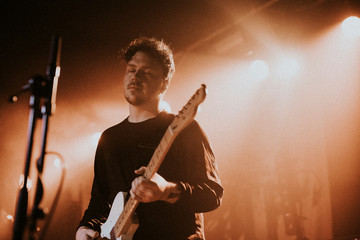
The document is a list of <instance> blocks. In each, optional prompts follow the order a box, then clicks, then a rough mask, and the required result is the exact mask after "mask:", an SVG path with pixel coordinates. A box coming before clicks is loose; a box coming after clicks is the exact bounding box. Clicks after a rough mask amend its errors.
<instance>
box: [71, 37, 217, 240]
mask: <svg viewBox="0 0 360 240" xmlns="http://www.w3.org/2000/svg"><path fill="white" fill-rule="evenodd" d="M123 58H124V60H125V62H126V70H125V75H124V82H123V84H124V95H125V98H126V100H127V102H128V104H129V116H128V117H127V118H126V119H125V120H123V121H122V122H120V123H119V124H117V125H115V126H112V127H110V128H108V129H107V130H105V131H104V132H103V134H102V136H101V138H100V141H99V144H98V147H97V150H96V155H95V163H94V180H93V186H92V191H91V199H90V202H89V205H88V208H87V210H86V211H85V213H84V216H83V218H82V220H81V222H80V225H79V228H78V230H77V232H76V240H85V239H96V238H97V237H98V236H99V234H100V226H101V224H103V223H104V222H105V221H106V219H107V217H108V215H109V212H110V208H111V204H112V202H113V200H114V198H115V196H116V194H117V193H118V192H127V193H130V195H131V197H133V198H134V199H136V200H137V201H139V202H140V204H139V205H138V207H137V208H136V215H137V217H138V221H139V226H138V228H137V230H136V231H135V234H134V236H133V238H132V239H133V240H145V239H146V240H152V239H154V240H155V239H159V240H160V239H161V240H177V239H179V240H185V239H205V236H204V219H203V212H207V211H212V210H214V209H216V208H218V207H219V205H220V203H221V199H222V195H223V188H222V186H221V183H220V179H219V175H218V169H217V166H216V163H215V158H214V154H213V152H212V149H211V147H210V144H209V141H208V139H207V137H206V136H205V134H204V132H203V130H202V129H201V127H200V126H199V124H198V123H197V122H196V121H195V120H192V122H191V123H190V125H188V126H187V127H186V128H185V129H183V130H182V131H181V132H180V134H179V135H178V136H177V137H176V139H175V141H174V142H173V143H172V145H171V147H170V149H169V152H168V153H167V155H166V157H165V159H164V161H163V162H162V164H161V166H160V168H159V170H158V171H157V173H156V174H155V175H154V176H153V177H152V178H151V179H150V180H145V179H144V178H143V177H142V176H141V175H142V174H143V173H144V171H145V169H146V167H144V166H147V164H148V162H149V160H150V158H151V156H152V154H153V153H154V150H155V148H156V147H157V145H158V144H159V142H160V140H161V138H162V136H163V135H164V133H165V131H166V130H167V127H168V126H169V124H170V123H171V122H172V121H173V119H174V116H175V115H174V114H170V113H167V112H165V111H161V110H160V108H159V103H160V101H161V99H162V97H163V95H164V93H165V91H166V90H167V88H168V86H169V83H170V80H171V78H172V76H173V74H174V72H175V65H174V61H173V55H172V52H171V50H170V48H169V46H168V45H166V44H165V43H164V42H163V41H161V40H157V39H155V38H145V37H140V38H137V39H135V40H134V41H132V42H131V43H130V45H129V46H128V47H127V48H126V49H125V50H124V51H123ZM128 196H129V195H128Z"/></svg>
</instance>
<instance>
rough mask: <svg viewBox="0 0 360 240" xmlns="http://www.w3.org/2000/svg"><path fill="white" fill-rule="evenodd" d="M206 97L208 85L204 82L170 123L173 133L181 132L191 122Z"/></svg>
mask: <svg viewBox="0 0 360 240" xmlns="http://www.w3.org/2000/svg"><path fill="white" fill-rule="evenodd" d="M205 97H206V85H205V84H202V85H201V87H200V88H199V89H198V90H197V91H196V92H195V93H194V95H192V97H191V98H190V100H189V101H188V102H187V103H186V105H185V106H184V107H183V108H182V109H181V110H180V111H179V113H178V114H177V115H176V117H175V119H174V121H173V122H172V123H171V124H170V126H169V128H170V129H171V132H172V134H177V133H179V132H180V131H181V130H183V129H184V128H185V127H186V126H187V125H189V124H190V123H191V121H192V120H193V119H194V117H195V115H196V112H197V110H198V107H199V105H200V104H201V103H202V102H203V101H204V100H205Z"/></svg>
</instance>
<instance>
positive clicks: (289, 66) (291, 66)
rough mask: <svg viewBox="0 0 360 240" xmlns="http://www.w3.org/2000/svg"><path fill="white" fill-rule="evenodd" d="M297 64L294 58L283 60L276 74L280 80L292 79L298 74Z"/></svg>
mask: <svg viewBox="0 0 360 240" xmlns="http://www.w3.org/2000/svg"><path fill="white" fill-rule="evenodd" d="M299 69H300V67H299V63H298V61H297V60H296V59H294V58H283V59H282V60H281V61H280V62H279V65H278V70H277V72H278V74H279V75H280V76H281V77H282V78H292V77H294V76H296V74H297V73H298V72H299Z"/></svg>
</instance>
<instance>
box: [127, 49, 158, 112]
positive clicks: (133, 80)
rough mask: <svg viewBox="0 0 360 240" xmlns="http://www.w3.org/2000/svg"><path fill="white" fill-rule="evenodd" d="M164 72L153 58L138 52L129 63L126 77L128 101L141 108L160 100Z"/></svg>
mask: <svg viewBox="0 0 360 240" xmlns="http://www.w3.org/2000/svg"><path fill="white" fill-rule="evenodd" d="M163 84H164V71H163V69H162V67H161V65H160V63H158V62H157V61H156V60H155V59H154V58H153V57H151V56H150V55H149V54H147V53H145V52H141V51H138V52H136V53H135V55H134V56H133V57H132V59H131V60H130V61H129V62H128V63H127V66H126V70H125V76H124V93H125V98H126V100H127V101H128V102H129V103H130V104H132V105H134V106H140V105H143V104H146V103H149V102H152V101H154V100H158V99H160V95H161V93H162V92H163Z"/></svg>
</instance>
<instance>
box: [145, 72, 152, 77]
mask: <svg viewBox="0 0 360 240" xmlns="http://www.w3.org/2000/svg"><path fill="white" fill-rule="evenodd" d="M145 74H146V75H148V76H152V75H153V74H152V73H151V72H145Z"/></svg>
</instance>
